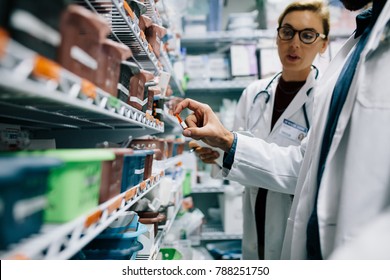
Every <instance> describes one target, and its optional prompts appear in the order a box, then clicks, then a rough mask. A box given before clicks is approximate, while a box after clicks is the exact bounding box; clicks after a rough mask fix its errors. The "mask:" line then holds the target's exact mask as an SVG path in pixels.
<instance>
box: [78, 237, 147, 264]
mask: <svg viewBox="0 0 390 280" xmlns="http://www.w3.org/2000/svg"><path fill="white" fill-rule="evenodd" d="M142 249H143V245H142V243H141V242H138V241H134V242H133V244H132V245H131V246H130V247H129V248H127V249H110V250H107V249H85V250H83V251H82V252H83V254H84V256H85V259H87V260H134V259H135V257H136V256H137V252H138V251H141V250H142Z"/></svg>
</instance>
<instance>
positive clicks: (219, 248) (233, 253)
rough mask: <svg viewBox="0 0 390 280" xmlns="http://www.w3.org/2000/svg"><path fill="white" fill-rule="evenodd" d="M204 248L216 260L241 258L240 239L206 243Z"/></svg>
mask: <svg viewBox="0 0 390 280" xmlns="http://www.w3.org/2000/svg"><path fill="white" fill-rule="evenodd" d="M206 248H207V250H208V251H209V252H210V254H211V255H212V256H213V257H214V259H216V260H239V259H241V255H242V253H241V240H234V241H223V242H215V243H208V244H207V245H206Z"/></svg>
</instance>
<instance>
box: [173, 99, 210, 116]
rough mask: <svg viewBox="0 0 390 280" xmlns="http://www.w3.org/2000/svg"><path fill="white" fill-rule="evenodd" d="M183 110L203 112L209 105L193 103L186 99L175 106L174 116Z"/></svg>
mask: <svg viewBox="0 0 390 280" xmlns="http://www.w3.org/2000/svg"><path fill="white" fill-rule="evenodd" d="M185 108H188V109H190V110H192V111H194V112H196V111H204V110H207V109H208V108H210V106H209V105H207V104H204V103H201V102H198V101H195V100H193V99H190V98H186V99H184V100H183V101H181V102H180V103H179V104H177V105H176V107H175V111H174V112H173V113H174V114H180V113H181V111H183V110H184V109H185Z"/></svg>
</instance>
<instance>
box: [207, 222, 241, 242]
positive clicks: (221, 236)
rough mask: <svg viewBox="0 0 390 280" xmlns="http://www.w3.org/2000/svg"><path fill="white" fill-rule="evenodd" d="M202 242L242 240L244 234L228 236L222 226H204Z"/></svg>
mask: <svg viewBox="0 0 390 280" xmlns="http://www.w3.org/2000/svg"><path fill="white" fill-rule="evenodd" d="M200 239H201V240H202V241H210V240H234V239H242V234H226V233H225V232H224V231H223V226H222V224H204V225H203V226H202V233H201V236H200Z"/></svg>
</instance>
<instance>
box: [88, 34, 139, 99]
mask: <svg viewBox="0 0 390 280" xmlns="http://www.w3.org/2000/svg"><path fill="white" fill-rule="evenodd" d="M131 56H132V52H131V50H130V48H129V47H128V46H126V45H124V44H122V43H117V42H114V41H112V40H110V39H107V40H105V41H104V42H103V44H102V55H101V57H100V58H99V60H100V61H101V63H99V68H98V70H97V76H96V79H95V82H96V85H97V86H98V87H100V88H101V89H103V90H105V91H106V92H108V93H109V94H111V95H112V96H114V97H118V83H119V77H120V67H121V62H122V61H124V60H127V59H128V58H130V57H131Z"/></svg>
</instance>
